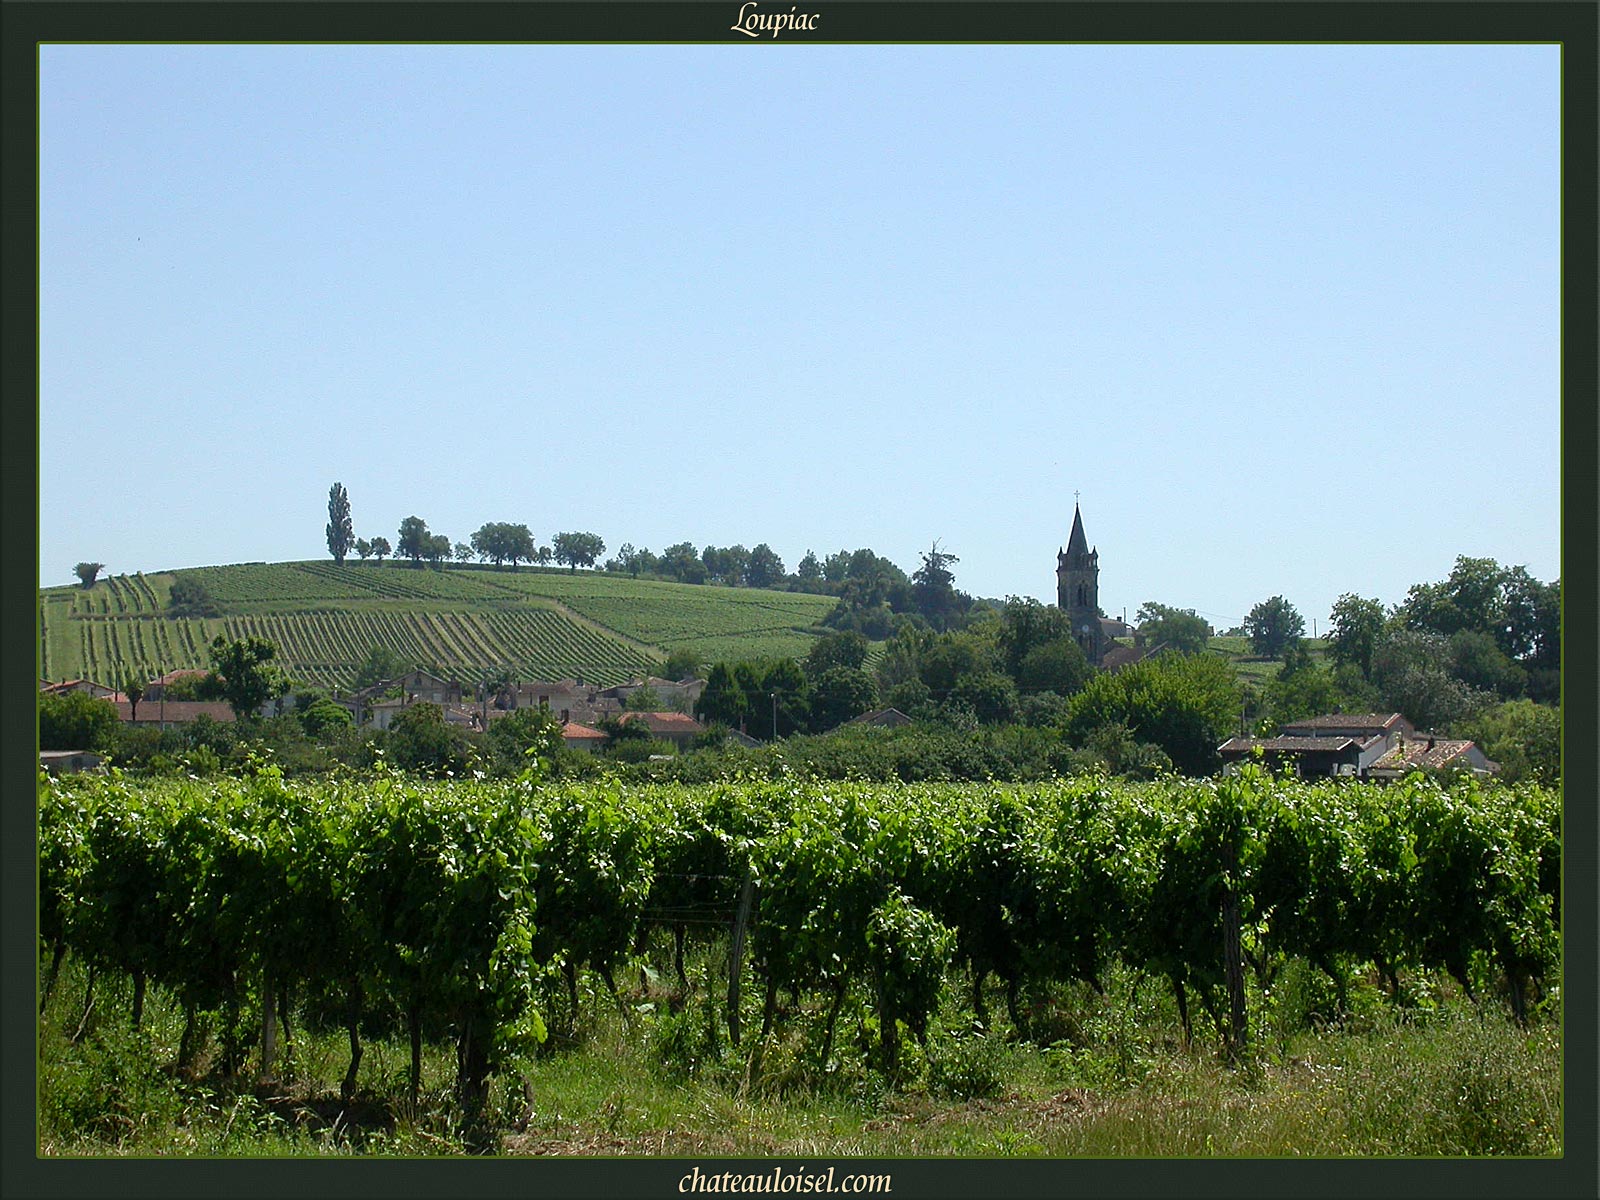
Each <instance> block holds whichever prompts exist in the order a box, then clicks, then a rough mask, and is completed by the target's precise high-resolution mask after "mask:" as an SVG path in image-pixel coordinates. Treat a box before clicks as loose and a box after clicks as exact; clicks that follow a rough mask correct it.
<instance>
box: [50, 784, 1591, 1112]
mask: <svg viewBox="0 0 1600 1200" xmlns="http://www.w3.org/2000/svg"><path fill="white" fill-rule="evenodd" d="M1559 814H1560V805H1559V797H1558V795H1557V794H1555V793H1553V792H1550V791H1547V790H1544V789H1539V788H1535V787H1519V788H1515V789H1513V788H1506V787H1500V786H1493V785H1491V786H1482V787H1480V786H1479V785H1478V784H1476V783H1472V782H1463V783H1459V784H1456V785H1453V786H1452V787H1450V788H1446V787H1443V786H1441V785H1440V784H1438V783H1436V782H1433V781H1430V780H1426V779H1424V778H1422V777H1420V776H1417V777H1413V778H1411V779H1409V780H1407V781H1405V782H1403V783H1397V784H1395V785H1392V786H1389V787H1380V786H1375V785H1367V784H1348V783H1346V784H1342V785H1341V784H1315V785H1313V784H1299V783H1291V782H1287V781H1283V780H1277V779H1273V778H1270V777H1268V776H1266V775H1264V774H1261V773H1259V772H1257V771H1256V770H1255V769H1254V768H1249V769H1247V770H1246V771H1245V772H1243V773H1242V774H1240V775H1238V776H1232V777H1225V778H1223V779H1220V780H1198V781H1195V780H1177V779H1173V780H1168V781H1165V782H1161V783H1156V784H1143V785H1139V784H1130V783H1123V782H1109V781H1106V780H1104V779H1099V778H1088V779H1078V780H1070V781H1058V782H1054V783H1050V784H1040V785H998V784H996V785H987V786H979V785H925V786H913V787H883V786H875V785H857V784H827V785H825V784H819V783H807V782H801V781H781V782H775V783H761V784H758V783H740V784H725V785H716V786H705V787H699V788H678V787H665V786H662V787H652V788H644V789H635V790H625V789H622V788H620V787H618V786H615V785H582V786H579V785H563V786H559V787H541V786H537V785H535V784H534V783H533V782H531V781H530V780H528V779H523V780H519V781H514V782H499V783H495V782H489V781H478V782H471V783H460V782H458V783H454V784H429V783H421V782H418V781H415V780H411V779H407V778H404V777H401V776H398V775H394V774H390V773H384V772H380V773H379V774H378V775H376V776H375V777H370V778H365V779H354V778H344V779H325V780H322V781H320V782H317V783H314V784H290V783H287V782H286V781H285V780H284V779H283V778H282V777H280V776H279V775H278V774H277V773H276V771H275V770H274V769H272V768H267V769H265V770H264V771H263V772H262V773H260V774H258V775H256V776H255V777H252V778H248V779H244V780H211V781H197V780H192V779H184V780H162V781H148V782H146V781H140V782H135V781H133V780H131V779H128V778H124V777H121V776H117V775H113V776H111V777H104V778H98V779H85V778H79V779H73V780H70V781H47V780H44V779H41V783H40V916H39V922H40V924H39V930H40V935H41V950H42V951H43V952H44V954H45V962H46V964H47V966H46V969H45V971H44V977H43V979H44V982H43V986H44V989H45V993H46V996H47V997H48V994H49V991H50V989H51V988H52V986H53V985H54V982H55V981H56V979H57V978H58V977H59V975H60V971H61V967H62V963H63V961H64V960H67V959H69V958H70V959H71V960H72V961H75V962H77V963H80V964H83V965H85V966H86V967H87V968H88V970H89V975H88V984H87V989H88V993H89V994H88V995H86V996H85V1004H84V1013H85V1019H87V1014H88V1011H89V1007H90V1003H89V1001H90V1000H91V999H92V993H93V990H94V988H95V987H96V986H97V984H96V979H97V978H99V979H102V980H131V981H132V988H131V993H130V992H129V990H128V989H127V988H126V987H123V988H122V989H121V991H120V992H118V993H117V994H119V995H123V996H131V1000H130V1001H129V1006H128V1008H127V1009H126V1010H124V1011H125V1017H124V1019H125V1020H126V1021H127V1022H130V1023H131V1024H132V1025H134V1026H137V1025H138V1024H139V1022H140V1020H141V1014H142V1010H143V1008H144V1006H145V1005H146V1003H147V1000H148V999H149V997H150V996H151V995H152V994H154V993H155V992H159V993H161V994H164V995H167V996H170V997H171V998H172V1001H173V1002H174V1003H176V1004H177V1005H179V1006H181V1009H182V1011H183V1013H184V1014H185V1017H184V1029H183V1036H182V1038H181V1040H180V1043H179V1046H178V1049H177V1058H178V1060H179V1061H178V1063H177V1064H176V1065H177V1066H178V1067H179V1068H180V1069H182V1070H192V1069H194V1068H195V1067H196V1065H197V1064H198V1063H200V1062H201V1061H202V1060H207V1061H210V1062H211V1063H212V1064H213V1066H216V1065H217V1064H220V1069H223V1070H225V1071H229V1072H235V1071H242V1070H244V1069H245V1067H246V1065H247V1060H248V1061H249V1063H250V1065H253V1066H254V1068H255V1070H256V1071H257V1073H258V1074H259V1075H260V1076H262V1077H268V1076H270V1075H272V1074H273V1072H274V1069H275V1055H276V1054H277V1053H278V1050H277V1047H278V1046H279V1045H280V1041H279V1039H280V1036H281V1031H282V1030H283V1029H286V1028H287V1025H286V1022H292V1023H293V1025H294V1027H296V1028H300V1029H304V1028H305V1027H306V1025H307V1023H308V1022H309V1023H310V1024H312V1025H315V1024H317V1023H318V1022H320V1023H322V1024H323V1025H325V1026H331V1027H332V1028H337V1029H341V1030H342V1031H343V1033H344V1035H345V1037H346V1038H347V1042H348V1060H347V1065H346V1067H345V1070H344V1073H343V1075H342V1078H341V1079H340V1080H339V1081H338V1087H339V1090H340V1093H341V1097H342V1100H343V1101H344V1102H348V1101H349V1100H350V1099H351V1097H352V1096H353V1095H354V1094H355V1093H356V1090H357V1086H358V1080H359V1078H360V1069H361V1062H362V1057H363V1046H364V1044H365V1041H366V1040H367V1039H369V1038H370V1037H372V1036H376V1035H375V1034H374V1032H373V1031H374V1030H379V1031H381V1030H383V1029H386V1028H393V1029H394V1030H395V1031H396V1032H397V1033H398V1034H399V1035H400V1036H401V1038H402V1040H403V1039H404V1038H407V1037H408V1038H409V1044H410V1046H411V1048H412V1049H411V1053H412V1058H411V1067H410V1073H409V1088H410V1091H411V1093H412V1100H413V1102H414V1101H415V1095H416V1090H417V1088H418V1086H419V1074H420V1070H421V1067H420V1063H421V1052H422V1046H423V1043H424V1041H425V1040H428V1039H438V1038H445V1039H448V1040H449V1041H451V1042H452V1043H453V1044H454V1048H455V1049H454V1058H455V1062H456V1072H457V1073H456V1080H455V1085H454V1087H455V1094H456V1096H457V1097H458V1100H459V1102H460V1105H461V1109H460V1111H461V1112H462V1114H463V1117H462V1120H463V1122H464V1125H463V1127H464V1128H467V1129H469V1130H474V1131H476V1132H475V1133H473V1136H474V1137H479V1138H485V1137H490V1138H492V1137H493V1136H494V1131H493V1130H492V1129H490V1128H488V1127H489V1126H490V1125H492V1124H493V1119H492V1115H491V1111H490V1109H489V1108H488V1107H486V1100H487V1097H488V1095H489V1088H490V1084H491V1081H492V1080H495V1079H497V1078H498V1079H501V1080H502V1081H503V1080H506V1079H511V1078H514V1077H516V1076H518V1075H519V1074H531V1075H533V1076H537V1075H538V1072H539V1070H540V1069H541V1068H540V1066H539V1062H540V1061H541V1059H542V1056H543V1054H544V1053H545V1052H547V1051H548V1050H549V1049H550V1047H551V1045H552V1044H553V1043H554V1042H555V1041H557V1040H560V1038H561V1037H569V1038H570V1037H571V1036H573V1035H574V1033H575V1031H576V1030H578V1028H579V1026H580V1018H581V1015H582V1007H583V1002H582V999H581V997H582V996H583V995H586V994H587V995H591V996H593V995H594V993H592V992H590V991H589V990H588V989H587V986H584V987H583V988H580V981H582V980H584V979H587V978H594V979H597V980H599V981H600V982H601V983H603V985H604V993H609V994H610V995H611V996H612V997H614V998H615V1000H616V1003H617V1004H618V1005H622V1004H623V1000H622V990H623V988H622V983H621V981H622V980H623V978H624V968H628V969H629V970H630V971H631V970H632V969H633V968H634V967H635V966H636V965H640V964H641V963H642V960H641V959H640V958H639V955H640V953H641V952H642V948H643V947H645V946H648V945H650V944H652V943H653V942H659V940H660V939H661V938H667V939H670V943H671V946H672V960H671V961H672V964H673V968H672V969H673V970H674V971H675V989H676V991H677V993H678V994H679V995H680V996H682V995H687V994H689V993H692V992H696V991H697V990H699V991H700V993H701V994H702V995H703V997H705V998H706V999H707V1000H708V1001H709V1002H710V1004H709V1007H707V1008H706V1012H707V1013H716V1014H718V1015H717V1020H718V1021H719V1022H721V1023H722V1024H723V1025H725V1027H726V1028H725V1032H722V1033H719V1034H717V1036H716V1038H715V1039H714V1040H715V1041H717V1042H718V1043H719V1044H723V1045H725V1046H726V1047H730V1048H731V1049H730V1050H727V1051H726V1052H727V1053H736V1054H739V1055H742V1056H743V1059H742V1061H743V1062H744V1064H745V1065H744V1066H743V1068H741V1070H742V1071H743V1072H744V1074H745V1077H746V1078H747V1079H748V1078H750V1077H752V1076H753V1077H759V1075H760V1072H761V1069H762V1068H761V1063H762V1056H763V1054H765V1053H768V1052H769V1050H770V1052H772V1053H776V1050H775V1049H773V1048H775V1047H777V1046H778V1045H780V1044H786V1043H787V1044H790V1045H798V1046H801V1047H803V1048H804V1049H803V1051H802V1053H803V1054H804V1055H805V1056H807V1057H808V1058H810V1057H812V1056H814V1067H815V1069H816V1070H817V1071H818V1072H821V1073H823V1074H826V1072H827V1070H829V1069H830V1068H829V1064H830V1063H831V1062H832V1061H833V1060H834V1058H835V1057H836V1056H837V1054H838V1053H841V1052H843V1048H844V1047H845V1046H846V1044H849V1045H850V1046H855V1045H863V1046H869V1047H870V1050H869V1055H870V1059H871V1061H872V1063H873V1067H874V1069H875V1070H877V1071H879V1072H881V1073H882V1076H883V1078H885V1079H887V1080H891V1081H892V1080H894V1079H896V1078H899V1077H900V1073H901V1071H902V1068H903V1065H904V1063H905V1062H906V1060H907V1055H908V1053H912V1054H914V1053H916V1052H917V1051H916V1048H917V1047H925V1046H926V1044H927V1042H928V1039H929V1035H930V1029H931V1028H932V1027H933V1025H934V1024H935V1023H936V1022H938V1023H942V1024H943V1025H944V1026H947V1027H949V1026H955V1027H968V1028H978V1029H982V1028H987V1027H989V1026H990V1025H991V1024H993V1023H994V1022H996V1021H997V1020H998V1019H999V1016H1000V1014H1002V1013H1003V1015H1004V1019H1005V1021H1006V1022H1008V1023H1009V1026H1010V1027H1011V1028H1012V1029H1013V1030H1015V1031H1016V1034H1017V1035H1018V1036H1020V1037H1023V1038H1029V1037H1035V1036H1039V1034H1040V1031H1041V1030H1044V1029H1046V1028H1049V1027H1050V1025H1051V1019H1052V1018H1051V1015H1050V1011H1049V1003H1048V1000H1045V1001H1043V1002H1041V999H1040V998H1041V997H1045V998H1048V997H1049V996H1050V995H1051V994H1052V991H1051V989H1052V988H1053V987H1061V986H1074V987H1082V988H1084V989H1087V990H1088V991H1089V992H1100V991H1102V990H1103V988H1104V987H1105V986H1106V984H1107V981H1108V979H1109V978H1111V977H1112V976H1113V975H1118V974H1122V975H1125V974H1126V973H1128V972H1133V973H1135V974H1136V975H1137V976H1139V977H1141V978H1144V979H1146V980H1148V981H1150V982H1149V983H1148V984H1147V986H1148V987H1157V986H1160V987H1164V988H1166V989H1168V992H1169V995H1170V996H1171V998H1172V1001H1173V1002H1174V1004H1175V1007H1176V1012H1177V1014H1178V1019H1179V1021H1180V1022H1181V1027H1182V1033H1183V1038H1184V1040H1185V1042H1188V1041H1190V1040H1193V1041H1194V1042H1196V1043H1197V1044H1198V1043H1205V1042H1209V1043H1210V1044H1212V1045H1214V1046H1216V1047H1217V1048H1218V1050H1219V1051H1220V1052H1222V1053H1224V1054H1225V1055H1227V1056H1230V1057H1235V1058H1236V1057H1239V1056H1242V1055H1244V1054H1246V1053H1247V1052H1248V1048H1249V1047H1250V1046H1252V1045H1253V1044H1254V1043H1255V1042H1256V1041H1258V1040H1259V1039H1260V1038H1261V1037H1262V1036H1263V1033H1264V1028H1265V1027H1264V1022H1263V1016H1262V1012H1261V1004H1262V1002H1263V998H1264V997H1266V996H1268V995H1270V994H1271V993H1272V991H1273V989H1274V988H1275V987H1277V986H1279V984H1280V982H1281V981H1282V980H1285V979H1288V978H1289V976H1290V975H1291V974H1293V973H1294V971H1296V970H1302V971H1310V972H1312V973H1314V974H1316V975H1317V976H1319V977H1321V978H1323V979H1324V980H1325V982H1326V985H1327V988H1328V990H1329V993H1330V996H1331V997H1332V998H1331V999H1330V1001H1329V1003H1328V1005H1327V1007H1326V1010H1325V1011H1324V1019H1326V1020H1329V1021H1337V1020H1339V1019H1340V1013H1341V1012H1342V1011H1343V1010H1344V1008H1345V1007H1346V1004H1347V996H1348V994H1349V992H1350V990H1351V988H1352V987H1354V986H1355V985H1356V984H1357V983H1358V982H1359V981H1363V980H1368V979H1370V980H1374V981H1377V984H1378V986H1379V987H1380V988H1381V989H1382V991H1383V993H1385V994H1387V995H1388V996H1389V997H1391V1002H1392V1003H1395V1004H1399V1003H1403V1002H1404V1000H1405V997H1406V996H1407V995H1408V994H1411V993H1413V992H1414V991H1415V990H1416V989H1417V988H1419V987H1421V988H1424V989H1426V988H1428V987H1431V986H1433V985H1432V984H1430V983H1428V982H1427V981H1428V980H1431V979H1435V978H1439V979H1447V980H1451V981H1453V985H1454V986H1457V987H1459V988H1460V990H1461V992H1462V993H1463V994H1464V995H1465V996H1467V997H1469V998H1471V1000H1472V1001H1473V1002H1474V1003H1475V1004H1477V1005H1479V1006H1480V1007H1481V1008H1482V1009H1483V1010H1485V1012H1486V1013H1487V1012H1488V1011H1492V1010H1495V1009H1498V1010H1499V1012H1501V1013H1502V1014H1504V1016H1503V1018H1502V1019H1504V1020H1508V1021H1512V1020H1514V1021H1515V1022H1516V1023H1517V1024H1518V1025H1527V1024H1528V1023H1529V1022H1531V1021H1535V1020H1537V1019H1538V1018H1537V1016H1536V1013H1537V1011H1538V1009H1539V1006H1540V1005H1541V1004H1542V1003H1543V1002H1544V1001H1546V1000H1547V999H1549V998H1550V997H1551V996H1552V995H1554V994H1556V993H1557V992H1558V989H1559V983H1560V961H1561V956H1560V934H1559V928H1560V909H1559V894H1560V886H1559V884H1560V871H1561V861H1560V820H1559ZM686 944H687V945H690V946H694V945H706V944H713V945H716V946H717V947H720V950H719V957H718V958H717V961H719V962H722V963H724V964H725V970H726V974H725V976H723V977H719V978H718V979H717V980H713V979H711V978H710V977H709V976H703V977H701V978H699V979H697V980H695V981H691V979H690V978H689V977H688V976H687V975H686V974H685V971H684V961H685V958H684V952H685V946H686ZM704 961H711V960H709V959H707V960H704ZM1297 964H1300V966H1297ZM100 986H101V987H102V988H104V987H105V986H106V984H105V983H102V984H100ZM604 993H601V995H604ZM597 1002H598V1001H597V1000H596V1001H591V1003H597ZM1041 1003H1043V1004H1044V1007H1043V1008H1041ZM847 1014H848V1015H847ZM102 1019H105V1018H104V1017H103V1016H102ZM207 1029H211V1030H214V1031H216V1034H217V1037H216V1039H215V1041H216V1044H215V1045H208V1044H207V1038H206V1032H205V1031H206V1030H207ZM679 1033H680V1034H681V1033H684V1031H683V1030H679ZM697 1036H698V1035H697ZM797 1039H798V1040H797Z"/></svg>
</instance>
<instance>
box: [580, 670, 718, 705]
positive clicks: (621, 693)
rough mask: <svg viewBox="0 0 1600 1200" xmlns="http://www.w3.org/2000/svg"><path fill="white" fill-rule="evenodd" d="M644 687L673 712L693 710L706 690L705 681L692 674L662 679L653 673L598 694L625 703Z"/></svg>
mask: <svg viewBox="0 0 1600 1200" xmlns="http://www.w3.org/2000/svg"><path fill="white" fill-rule="evenodd" d="M645 688H649V689H650V690H651V691H653V692H654V693H655V694H656V695H657V696H658V697H660V699H661V703H662V705H663V707H665V708H669V709H671V710H672V711H674V712H693V711H694V706H695V703H696V702H697V701H698V700H699V699H700V693H701V692H703V691H705V690H706V681H705V680H704V679H697V678H695V677H694V676H690V677H688V678H686V679H678V680H672V679H662V678H660V677H659V676H655V675H650V676H646V677H643V678H641V677H637V676H636V677H635V678H633V679H630V680H628V682H627V683H619V684H617V685H616V686H615V687H609V688H603V689H601V691H600V693H599V695H600V696H601V697H602V698H605V699H611V700H619V701H621V702H622V703H623V705H626V704H627V702H628V699H629V697H631V696H632V695H633V694H634V693H635V692H639V691H643V690H644V689H645Z"/></svg>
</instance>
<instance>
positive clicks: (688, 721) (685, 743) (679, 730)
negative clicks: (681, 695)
mask: <svg viewBox="0 0 1600 1200" xmlns="http://www.w3.org/2000/svg"><path fill="white" fill-rule="evenodd" d="M619 719H620V720H621V721H622V723H623V724H625V725H643V726H644V727H645V728H646V729H648V730H649V731H650V736H651V737H657V738H660V739H661V740H662V741H664V742H671V743H672V744H673V745H674V746H676V747H677V748H678V749H679V750H687V749H688V748H689V743H690V742H692V741H693V740H694V739H695V738H696V737H698V736H699V735H700V734H702V733H704V732H705V731H706V727H705V726H704V725H702V724H700V722H699V721H696V720H695V719H694V718H693V717H691V716H688V715H686V714H684V713H680V712H630V713H623V714H622V716H621V717H620V718H619Z"/></svg>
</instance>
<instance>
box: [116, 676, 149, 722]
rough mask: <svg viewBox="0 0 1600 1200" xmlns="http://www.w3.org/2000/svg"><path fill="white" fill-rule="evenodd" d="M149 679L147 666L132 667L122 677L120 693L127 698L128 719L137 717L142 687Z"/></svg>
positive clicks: (132, 719)
mask: <svg viewBox="0 0 1600 1200" xmlns="http://www.w3.org/2000/svg"><path fill="white" fill-rule="evenodd" d="M149 679H150V669H149V668H148V667H133V668H132V669H130V670H129V671H128V672H127V673H125V674H124V675H123V677H122V694H123V695H124V696H126V697H127V698H128V719H129V720H130V721H137V720H138V719H139V701H141V700H143V699H144V688H145V684H146V682H148V681H149Z"/></svg>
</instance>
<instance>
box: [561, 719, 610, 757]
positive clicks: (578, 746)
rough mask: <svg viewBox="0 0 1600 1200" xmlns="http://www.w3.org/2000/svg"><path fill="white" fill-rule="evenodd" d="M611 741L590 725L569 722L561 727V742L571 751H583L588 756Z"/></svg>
mask: <svg viewBox="0 0 1600 1200" xmlns="http://www.w3.org/2000/svg"><path fill="white" fill-rule="evenodd" d="M610 740H611V739H610V738H609V737H607V736H606V734H604V733H602V732H601V731H600V730H598V729H592V728H590V727H589V726H588V725H579V724H578V723H577V722H576V721H567V722H565V723H564V724H563V725H562V726H561V742H562V744H563V745H565V746H566V747H567V748H568V749H569V750H582V751H583V752H584V753H586V754H593V753H595V752H596V751H597V750H599V749H601V748H602V747H603V746H604V745H605V744H606V742H608V741H610Z"/></svg>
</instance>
